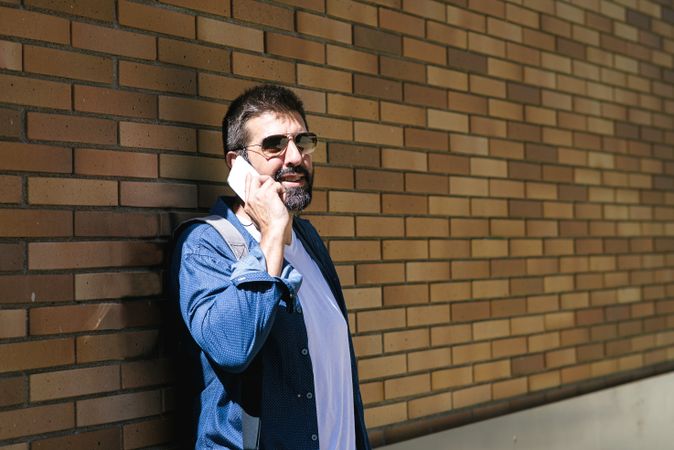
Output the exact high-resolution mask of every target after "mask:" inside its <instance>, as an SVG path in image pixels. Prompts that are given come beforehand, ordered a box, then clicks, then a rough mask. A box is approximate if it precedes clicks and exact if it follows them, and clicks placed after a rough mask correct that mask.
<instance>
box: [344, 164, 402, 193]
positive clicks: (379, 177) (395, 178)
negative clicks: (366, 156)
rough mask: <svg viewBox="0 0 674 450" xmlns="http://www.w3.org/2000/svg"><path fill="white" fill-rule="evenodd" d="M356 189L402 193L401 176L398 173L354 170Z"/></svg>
mask: <svg viewBox="0 0 674 450" xmlns="http://www.w3.org/2000/svg"><path fill="white" fill-rule="evenodd" d="M356 189H357V190H359V191H368V190H376V191H402V190H403V176H402V174H401V173H398V172H389V171H382V170H367V169H358V170H356Z"/></svg>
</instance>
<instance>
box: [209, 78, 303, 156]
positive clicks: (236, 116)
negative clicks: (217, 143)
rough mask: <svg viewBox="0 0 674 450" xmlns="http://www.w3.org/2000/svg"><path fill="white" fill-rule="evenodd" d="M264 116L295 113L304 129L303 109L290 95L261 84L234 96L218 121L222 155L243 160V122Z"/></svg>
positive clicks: (246, 136)
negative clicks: (239, 156) (236, 154)
mask: <svg viewBox="0 0 674 450" xmlns="http://www.w3.org/2000/svg"><path fill="white" fill-rule="evenodd" d="M266 112H273V113H277V114H292V113H295V112H296V113H298V114H299V115H300V116H301V117H302V120H303V121H304V124H305V126H307V127H308V125H307V118H306V116H305V114H304V105H303V104H302V101H301V100H300V99H299V97H297V95H295V93H294V92H293V91H291V90H290V89H288V88H285V87H282V86H276V85H273V84H262V85H259V86H255V87H253V88H251V89H248V90H247V91H246V92H244V93H243V94H241V95H240V96H238V97H237V98H236V99H235V100H234V101H233V102H232V104H231V105H229V109H228V110H227V113H226V114H225V117H224V118H223V119H222V144H223V146H224V149H225V153H227V152H228V151H231V150H238V151H239V153H240V154H242V155H243V156H244V157H245V156H246V149H245V148H244V146H245V145H246V144H247V143H248V133H247V131H246V122H248V120H250V119H252V118H254V117H257V116H260V115H262V114H264V113H266Z"/></svg>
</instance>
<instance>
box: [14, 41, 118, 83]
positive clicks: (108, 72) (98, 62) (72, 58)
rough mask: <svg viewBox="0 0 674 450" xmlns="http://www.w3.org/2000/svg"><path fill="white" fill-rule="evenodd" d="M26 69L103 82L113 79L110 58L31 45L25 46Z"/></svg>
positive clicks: (109, 81)
mask: <svg viewBox="0 0 674 450" xmlns="http://www.w3.org/2000/svg"><path fill="white" fill-rule="evenodd" d="M24 70H26V71H27V72H35V73H40V74H44V75H53V76H58V77H64V78H75V79H78V80H87V81H98V82H101V83H111V82H112V79H113V64H112V59H110V58H105V57H100V56H91V55H84V54H81V53H75V52H68V51H63V50H55V49H51V48H46V47H33V46H30V45H26V46H24Z"/></svg>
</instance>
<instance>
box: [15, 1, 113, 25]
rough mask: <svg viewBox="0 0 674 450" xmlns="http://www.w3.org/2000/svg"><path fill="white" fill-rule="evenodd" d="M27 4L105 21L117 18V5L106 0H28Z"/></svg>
mask: <svg viewBox="0 0 674 450" xmlns="http://www.w3.org/2000/svg"><path fill="white" fill-rule="evenodd" d="M26 5H27V6H33V7H38V8H43V9H49V10H52V11H58V12H61V13H65V14H69V15H73V16H84V17H89V18H91V19H98V20H103V21H110V22H111V21H113V20H114V18H115V5H111V4H110V3H108V2H106V1H105V0H93V1H89V2H81V1H72V0H56V1H54V0H28V1H27V2H26Z"/></svg>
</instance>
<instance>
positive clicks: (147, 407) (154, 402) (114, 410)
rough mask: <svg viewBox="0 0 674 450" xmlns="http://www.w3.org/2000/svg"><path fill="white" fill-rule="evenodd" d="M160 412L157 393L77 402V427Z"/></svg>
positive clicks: (137, 393) (159, 398) (149, 392)
mask: <svg viewBox="0 0 674 450" xmlns="http://www.w3.org/2000/svg"><path fill="white" fill-rule="evenodd" d="M160 411H161V397H160V395H159V391H148V392H136V393H129V394H119V395H114V396H107V397H101V398H94V399H89V400H80V401H78V402H77V425H78V426H87V425H96V424H102V423H109V422H117V421H120V420H125V419H133V418H138V417H146V416H149V415H154V414H158V413H159V412H160Z"/></svg>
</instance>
